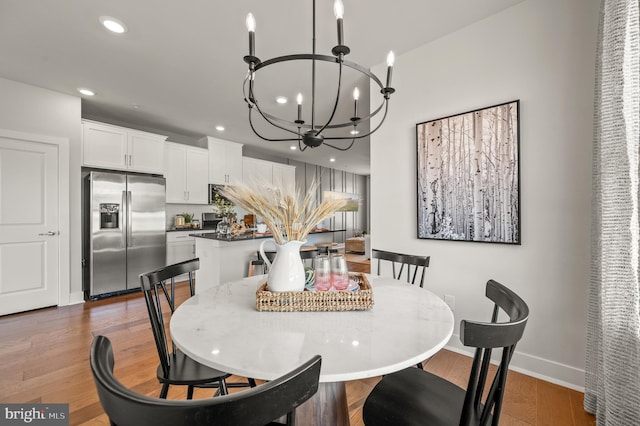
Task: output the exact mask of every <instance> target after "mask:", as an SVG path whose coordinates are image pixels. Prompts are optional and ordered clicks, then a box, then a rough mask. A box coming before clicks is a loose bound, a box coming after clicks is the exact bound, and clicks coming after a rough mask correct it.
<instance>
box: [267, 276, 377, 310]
mask: <svg viewBox="0 0 640 426" xmlns="http://www.w3.org/2000/svg"><path fill="white" fill-rule="evenodd" d="M349 275H350V278H351V279H352V280H354V281H356V282H357V283H358V285H359V286H360V290H356V291H307V290H305V291H285V292H278V293H276V292H271V291H269V290H268V289H267V283H266V282H265V283H264V284H262V285H261V286H260V287H259V288H258V291H257V292H256V309H257V310H258V311H270V312H311V311H319V312H328V311H365V310H367V309H371V308H372V307H373V291H372V290H371V284H369V280H367V277H366V276H365V275H364V274H362V273H350V274H349Z"/></svg>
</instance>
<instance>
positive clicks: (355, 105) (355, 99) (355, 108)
mask: <svg viewBox="0 0 640 426" xmlns="http://www.w3.org/2000/svg"><path fill="white" fill-rule="evenodd" d="M358 99H360V91H359V90H358V88H357V87H356V88H355V89H353V117H354V118H355V117H357V116H358Z"/></svg>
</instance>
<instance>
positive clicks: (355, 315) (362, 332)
mask: <svg viewBox="0 0 640 426" xmlns="http://www.w3.org/2000/svg"><path fill="white" fill-rule="evenodd" d="M367 277H368V279H369V281H370V282H371V286H372V288H373V301H374V306H373V308H372V309H370V310H367V311H351V312H349V311H344V312H258V311H257V310H256V308H255V300H256V295H255V293H256V290H257V288H258V286H259V285H260V284H261V283H262V282H264V281H265V276H254V277H249V278H244V279H242V280H238V281H232V282H229V283H225V284H223V285H220V286H217V287H214V288H210V289H208V290H206V291H204V292H202V293H200V294H197V295H196V296H194V297H192V298H190V299H188V300H187V301H185V302H184V303H183V304H182V305H180V307H179V308H178V309H177V310H176V311H175V313H174V314H173V316H172V318H171V323H170V330H171V337H172V339H173V341H174V343H175V344H176V345H177V346H178V347H179V348H180V349H181V350H182V351H183V352H184V353H186V354H187V355H189V356H190V357H192V358H193V359H195V360H197V361H199V362H201V363H202V364H205V365H208V366H210V367H213V368H217V369H220V370H222V371H226V372H229V373H233V374H237V375H240V376H245V377H253V378H256V379H263V380H273V379H275V378H277V377H279V376H281V375H283V374H285V373H287V372H289V371H290V370H292V369H294V368H295V367H297V366H298V365H300V364H302V363H303V362H305V361H307V360H308V359H309V358H311V357H312V356H313V355H316V354H320V355H321V356H322V368H321V371H320V382H321V383H320V388H319V390H318V393H317V394H316V396H315V397H314V398H313V399H312V400H310V401H308V402H307V403H305V404H304V405H303V406H301V407H300V408H299V409H298V410H297V413H296V418H297V419H298V420H299V421H300V424H304V425H312V424H331V425H348V424H349V414H348V407H347V400H346V392H345V388H344V381H348V380H356V379H363V378H367V377H374V376H379V375H383V374H388V373H392V372H394V371H398V370H401V369H403V368H406V367H411V366H413V365H415V364H417V363H418V362H420V361H423V360H425V359H427V358H429V357H431V356H433V355H434V354H435V353H436V352H438V351H439V350H440V349H441V348H442V347H443V346H444V345H445V344H446V343H447V342H448V341H449V338H450V337H451V334H452V333H453V321H454V319H453V313H452V312H451V310H450V309H449V307H448V306H447V305H446V304H445V303H444V301H443V300H442V299H440V298H439V297H438V296H436V295H435V294H434V293H432V292H431V291H429V290H426V289H423V288H420V287H418V286H413V285H409V284H406V283H403V282H401V281H398V280H394V279H391V278H386V277H378V276H371V275H368V276H367ZM327 404H329V405H333V407H327ZM327 408H329V409H327ZM327 416H329V417H327ZM305 417H307V419H306V420H303V419H304V418H305Z"/></svg>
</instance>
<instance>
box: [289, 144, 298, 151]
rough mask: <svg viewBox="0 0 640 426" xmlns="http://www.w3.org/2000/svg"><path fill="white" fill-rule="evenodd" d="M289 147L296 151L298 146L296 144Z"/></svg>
mask: <svg viewBox="0 0 640 426" xmlns="http://www.w3.org/2000/svg"><path fill="white" fill-rule="evenodd" d="M289 149H290V150H291V151H295V150H296V149H298V147H297V146H294V145H291V146H290V147H289Z"/></svg>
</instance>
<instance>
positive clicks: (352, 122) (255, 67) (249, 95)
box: [242, 0, 395, 151]
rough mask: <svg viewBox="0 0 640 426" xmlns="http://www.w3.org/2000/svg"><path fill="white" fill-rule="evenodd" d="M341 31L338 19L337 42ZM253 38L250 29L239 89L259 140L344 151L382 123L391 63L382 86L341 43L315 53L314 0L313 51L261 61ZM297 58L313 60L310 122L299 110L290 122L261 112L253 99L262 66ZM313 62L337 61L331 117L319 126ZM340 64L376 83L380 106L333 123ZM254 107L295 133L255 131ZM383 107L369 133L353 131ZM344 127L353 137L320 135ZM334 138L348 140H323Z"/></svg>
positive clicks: (275, 122)
mask: <svg viewBox="0 0 640 426" xmlns="http://www.w3.org/2000/svg"><path fill="white" fill-rule="evenodd" d="M341 32H342V27H341V22H340V24H339V27H338V41H339V42H341V38H342V34H341ZM253 37H254V33H253V32H251V31H250V32H249V46H250V54H249V55H247V56H245V57H244V61H245V62H246V63H247V64H249V71H248V72H247V76H246V77H245V79H244V83H243V87H242V91H243V95H244V101H245V102H246V103H247V106H248V108H249V124H250V126H251V130H253V132H254V133H255V135H256V136H258V137H259V138H260V139H262V140H264V141H267V142H294V141H295V142H298V147H299V149H300V151H304V150H305V149H307V148H308V147H312V148H315V147H318V146H320V145H322V144H323V143H324V145H327V146H329V147H331V148H334V149H337V150H340V151H347V150H348V149H350V148H351V147H352V146H353V144H354V142H355V141H356V140H357V139H363V138H366V137H368V136H370V135H371V134H373V133H374V132H376V131H377V130H378V129H379V128H380V127H381V126H382V124H383V123H384V121H385V119H386V117H387V113H388V111H389V99H390V97H391V94H393V93H394V92H395V89H394V88H392V87H389V86H388V85H389V83H390V79H391V66H389V67H388V69H387V72H388V74H387V86H384V85H383V84H382V82H381V81H380V79H379V78H378V77H377V76H376V75H375V74H373V73H372V72H371V71H369V70H368V69H366V68H364V67H363V66H361V65H359V64H357V63H355V62H352V61H348V60H346V59H344V57H345V55H348V54H349V53H350V49H349V47H347V46H344V45H342V44H339V45H337V46H335V47H334V48H333V49H332V51H331V52H332V53H333V56H330V55H321V54H317V53H316V2H315V0H313V53H310V54H309V53H302V54H293V55H285V56H278V57H275V58H271V59H268V60H266V61H261V60H260V59H259V58H258V57H256V56H255V55H254V54H253V45H254V38H253ZM300 60H303V61H305V60H306V61H311V63H312V65H311V70H312V71H311V123H310V124H307V123H305V121H304V120H302V118H301V117H300V113H299V116H298V119H297V120H294V121H291V120H286V119H283V118H280V117H277V116H275V115H273V114H269V113H268V112H266V111H263V110H262V109H261V108H260V104H259V102H258V100H257V99H256V96H255V92H254V81H255V75H256V73H257V72H258V71H259V70H261V69H264V68H266V67H268V66H270V65H275V64H279V63H283V62H290V61H300ZM316 61H322V62H328V63H337V64H338V85H337V92H336V97H335V101H334V105H333V110H332V112H331V116H330V117H329V119H328V120H327V121H326V122H325V123H324V124H322V125H316V123H315V121H316V120H315V119H316V117H315V115H316V114H315V90H316ZM343 66H346V67H348V68H351V69H353V70H355V71H358V72H360V73H361V74H363V75H365V76H367V77H368V78H369V79H370V80H371V81H373V82H374V83H375V84H377V85H378V87H379V88H380V93H381V94H382V95H383V99H382V102H381V103H380V105H379V106H378V107H377V108H376V109H375V110H374V111H373V112H370V113H369V114H367V115H366V116H364V117H358V116H355V115H354V116H352V117H351V118H350V119H349V121H348V122H342V123H337V124H332V122H333V119H334V117H335V114H336V110H337V108H338V103H339V101H340V91H341V86H342V70H343ZM247 86H248V87H247ZM299 107H300V106H299ZM254 108H255V109H256V110H257V111H258V113H259V114H260V116H261V117H262V118H263V119H264V120H265V121H266V122H267V123H269V124H271V125H272V126H274V127H276V128H278V129H281V130H283V131H285V132H288V133H291V134H294V135H295V137H291V138H269V137H266V136H263V135H262V134H260V132H258V130H257V129H256V128H255V126H254V122H253V116H252V111H253V109H254ZM383 108H384V115H383V117H382V119H381V120H380V122H379V123H378V125H377V126H376V127H375V128H374V129H373V130H371V129H370V130H369V132H367V133H366V134H363V135H359V134H357V133H356V128H357V125H358V124H360V123H362V122H365V121H369V120H371V118H373V117H374V116H376V115H377V114H378V113H379V112H380V111H381V110H382V109H383ZM299 111H300V110H299ZM354 112H356V111H354ZM356 113H357V112H356ZM345 127H353V128H354V131H353V136H324V135H323V134H322V132H323V131H324V130H325V129H339V128H345ZM293 129H297V130H293ZM303 130H304V133H302V131H303ZM334 140H351V142H350V143H349V145H347V146H346V147H340V146H337V145H334V144H330V143H327V142H326V141H334ZM303 145H304V146H303Z"/></svg>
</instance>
